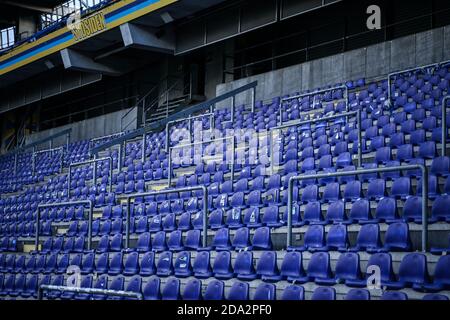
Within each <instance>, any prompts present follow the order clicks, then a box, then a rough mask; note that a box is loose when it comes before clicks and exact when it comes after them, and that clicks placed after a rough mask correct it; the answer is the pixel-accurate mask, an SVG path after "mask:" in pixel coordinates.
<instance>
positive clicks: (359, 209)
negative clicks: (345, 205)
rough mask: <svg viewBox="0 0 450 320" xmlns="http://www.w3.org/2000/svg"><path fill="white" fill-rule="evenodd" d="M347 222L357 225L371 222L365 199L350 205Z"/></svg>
mask: <svg viewBox="0 0 450 320" xmlns="http://www.w3.org/2000/svg"><path fill="white" fill-rule="evenodd" d="M349 221H351V222H357V223H359V224H363V223H368V222H372V221H373V218H372V215H371V213H370V203H369V201H367V200H366V199H358V200H356V201H355V202H353V204H352V208H351V209H350V215H349Z"/></svg>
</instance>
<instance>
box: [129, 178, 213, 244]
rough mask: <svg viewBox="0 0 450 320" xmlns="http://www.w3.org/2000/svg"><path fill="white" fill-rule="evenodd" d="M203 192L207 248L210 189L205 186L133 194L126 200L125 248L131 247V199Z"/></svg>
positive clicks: (204, 242)
mask: <svg viewBox="0 0 450 320" xmlns="http://www.w3.org/2000/svg"><path fill="white" fill-rule="evenodd" d="M197 190H201V191H202V193H203V209H202V211H203V234H202V239H203V240H202V245H203V247H206V246H207V240H208V208H209V206H208V201H209V199H208V189H207V188H206V187H205V186H192V187H184V188H177V189H168V190H160V191H153V192H145V193H138V194H132V195H129V196H128V197H127V198H126V201H127V205H126V207H127V217H126V231H125V248H126V249H128V248H129V247H130V221H131V214H130V205H131V199H136V198H141V197H148V196H157V195H160V194H170V193H177V192H190V191H197Z"/></svg>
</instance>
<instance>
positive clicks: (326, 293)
mask: <svg viewBox="0 0 450 320" xmlns="http://www.w3.org/2000/svg"><path fill="white" fill-rule="evenodd" d="M311 300H336V290H335V289H334V288H330V287H317V288H316V289H315V290H314V292H313V294H312V296H311Z"/></svg>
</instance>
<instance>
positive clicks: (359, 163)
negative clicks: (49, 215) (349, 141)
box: [356, 109, 363, 168]
mask: <svg viewBox="0 0 450 320" xmlns="http://www.w3.org/2000/svg"><path fill="white" fill-rule="evenodd" d="M356 121H357V124H358V167H360V168H361V167H362V148H363V142H362V129H361V109H358V111H357V114H356Z"/></svg>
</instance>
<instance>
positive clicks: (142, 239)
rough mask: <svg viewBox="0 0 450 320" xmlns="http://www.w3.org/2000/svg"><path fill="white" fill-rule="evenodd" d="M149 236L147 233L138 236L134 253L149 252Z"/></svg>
mask: <svg viewBox="0 0 450 320" xmlns="http://www.w3.org/2000/svg"><path fill="white" fill-rule="evenodd" d="M150 242H151V236H150V233H149V232H145V233H142V234H140V235H139V237H138V239H137V244H136V251H138V252H147V251H149V250H150Z"/></svg>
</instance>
